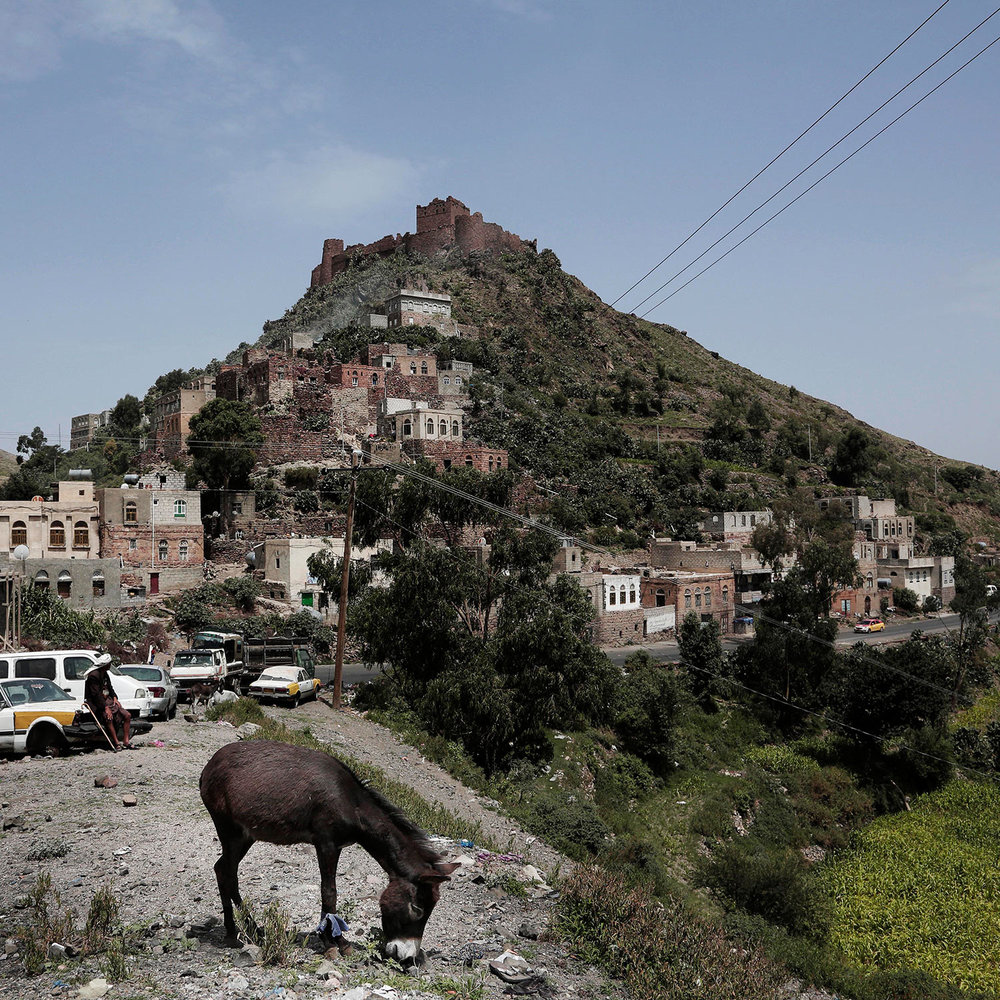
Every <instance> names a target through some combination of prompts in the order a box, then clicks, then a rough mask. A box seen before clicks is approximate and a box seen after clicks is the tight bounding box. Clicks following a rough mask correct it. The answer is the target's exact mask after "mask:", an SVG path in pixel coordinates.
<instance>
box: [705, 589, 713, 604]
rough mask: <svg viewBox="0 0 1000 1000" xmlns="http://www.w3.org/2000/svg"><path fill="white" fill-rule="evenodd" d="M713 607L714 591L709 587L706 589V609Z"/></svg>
mask: <svg viewBox="0 0 1000 1000" xmlns="http://www.w3.org/2000/svg"><path fill="white" fill-rule="evenodd" d="M711 606H712V591H710V590H709V589H708V588H707V587H706V588H705V607H706V608H710V607H711Z"/></svg>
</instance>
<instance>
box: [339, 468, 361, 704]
mask: <svg viewBox="0 0 1000 1000" xmlns="http://www.w3.org/2000/svg"><path fill="white" fill-rule="evenodd" d="M360 454H361V453H360V452H358V451H352V452H351V489H350V492H349V493H348V495H347V524H346V525H345V527H344V561H343V563H342V564H341V567H340V603H339V604H338V605H337V657H336V660H335V661H334V667H333V707H334V708H335V709H339V708H340V691H341V687H342V685H343V677H344V645H345V640H346V638H347V587H348V584H349V582H350V578H351V533H352V532H353V531H354V494H355V490H356V488H357V485H358V469H359V468H360V466H359V465H358V464H357V461H356V460H357V458H358V457H359V456H360Z"/></svg>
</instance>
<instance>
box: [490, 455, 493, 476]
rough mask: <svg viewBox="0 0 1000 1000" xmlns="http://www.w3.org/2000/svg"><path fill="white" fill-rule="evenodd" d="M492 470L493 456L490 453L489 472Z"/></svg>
mask: <svg viewBox="0 0 1000 1000" xmlns="http://www.w3.org/2000/svg"><path fill="white" fill-rule="evenodd" d="M492 471H493V456H492V455H490V472H492Z"/></svg>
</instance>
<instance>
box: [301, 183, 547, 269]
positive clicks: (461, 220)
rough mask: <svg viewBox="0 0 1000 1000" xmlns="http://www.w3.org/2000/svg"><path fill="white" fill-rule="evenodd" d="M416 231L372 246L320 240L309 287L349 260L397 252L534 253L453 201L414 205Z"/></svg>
mask: <svg viewBox="0 0 1000 1000" xmlns="http://www.w3.org/2000/svg"><path fill="white" fill-rule="evenodd" d="M416 216H417V218H416V223H417V231H416V232H415V233H406V234H404V235H402V236H400V235H399V234H398V233H397V234H396V235H395V236H383V237H382V239H380V240H376V241H375V242H374V243H355V244H353V245H352V246H348V247H345V246H344V241H343V240H340V239H328V240H324V241H323V255H322V258H321V259H320V262H319V264H318V265H317V266H316V267H314V268H313V271H312V277H311V281H310V285H311V287H313V288H315V287H317V286H318V285H325V284H328V283H329V282H330V281H332V280H333V276H334V275H335V274H340V273H341V272H342V271H346V270H347V268H348V266H349V265H350V263H351V260H352V259H355V258H365V257H387V256H389V255H390V254H393V253H395V252H396V251H397V250H405V251H406V252H408V253H417V254H423V255H424V256H426V257H431V256H433V255H434V254H436V253H439V252H441V251H445V250H450V249H452V248H458V249H459V250H461V251H462V252H463V253H470V252H472V251H483V252H487V253H502V252H504V251H509V252H515V253H516V252H519V251H521V250H526V249H527V250H532V251H534V250H536V249H537V245H536V243H535V241H534V240H532V241H530V242H527V241H525V240H522V239H521V237H520V236H518V235H517V234H515V233H509V232H507V231H506V230H505V229H503V228H502V227H501V226H498V225H497V224H496V223H494V222H484V221H483V216H482V213H481V212H476V213H472V212H470V211H469V208H468V206H466V205H464V204H463V203H462V202H460V201H459V200H458V199H457V198H453V197H451V195H449V196H448V197H447V198H443V199H442V198H435V199H434V200H433V201H432V202H430V203H429V204H427V205H417V212H416Z"/></svg>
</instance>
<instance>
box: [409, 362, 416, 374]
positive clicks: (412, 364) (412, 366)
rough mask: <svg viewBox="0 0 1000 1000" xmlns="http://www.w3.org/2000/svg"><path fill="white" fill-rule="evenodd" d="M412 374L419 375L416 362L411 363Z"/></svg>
mask: <svg viewBox="0 0 1000 1000" xmlns="http://www.w3.org/2000/svg"><path fill="white" fill-rule="evenodd" d="M410 374H411V375H416V374H417V363H416V362H415V361H411V362H410Z"/></svg>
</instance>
